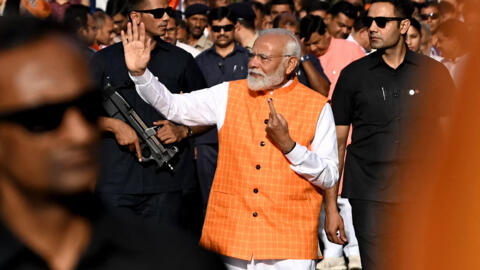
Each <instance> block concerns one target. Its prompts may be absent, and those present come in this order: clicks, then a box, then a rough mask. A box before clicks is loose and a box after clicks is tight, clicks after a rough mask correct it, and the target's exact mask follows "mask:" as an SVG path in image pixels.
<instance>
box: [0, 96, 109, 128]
mask: <svg viewBox="0 0 480 270" xmlns="http://www.w3.org/2000/svg"><path fill="white" fill-rule="evenodd" d="M101 101H102V99H101V95H100V93H99V91H98V90H90V91H88V93H87V94H84V95H81V96H80V97H77V98H75V99H73V100H69V101H66V102H61V103H54V104H45V105H40V106H38V107H34V108H30V109H25V110H20V111H14V112H8V113H3V114H0V121H3V122H10V123H15V124H18V125H21V126H23V127H24V128H25V129H26V130H28V131H30V132H32V133H44V132H48V131H53V130H55V129H57V128H58V127H59V126H60V124H61V123H62V121H63V116H64V114H65V112H66V111H67V110H68V109H69V108H72V107H75V108H77V109H78V110H80V112H81V113H82V115H83V117H84V118H85V119H86V120H87V121H88V122H90V123H92V124H96V122H97V120H98V117H99V116H100V114H101V112H102V104H101Z"/></svg>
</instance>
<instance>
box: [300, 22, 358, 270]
mask: <svg viewBox="0 0 480 270" xmlns="http://www.w3.org/2000/svg"><path fill="white" fill-rule="evenodd" d="M300 38H301V40H302V41H303V43H304V46H305V47H306V48H307V49H308V50H310V52H311V53H313V54H314V55H315V56H317V57H318V58H319V60H320V63H321V65H322V68H323V70H324V72H325V74H326V75H327V77H328V79H329V80H330V82H331V84H330V91H329V94H328V98H331V97H332V94H333V89H334V88H335V84H336V83H337V80H338V77H339V75H340V71H342V69H343V68H344V67H346V66H348V65H349V64H350V63H352V62H353V61H355V60H357V59H359V58H362V57H363V56H365V52H364V51H363V50H362V48H361V47H360V46H359V45H357V44H355V43H353V42H351V41H347V40H345V39H337V38H334V37H333V36H332V35H330V33H329V32H328V31H327V27H326V25H325V23H324V22H323V20H322V18H320V17H318V16H313V15H307V16H306V17H304V18H303V19H302V20H301V21H300ZM339 191H340V192H341V184H340V188H339ZM339 194H340V193H339ZM337 205H338V207H339V208H340V215H341V216H342V218H343V221H344V225H345V233H347V239H348V244H347V245H345V246H341V245H336V244H333V243H329V242H328V240H327V237H326V234H325V233H324V228H323V227H324V224H325V223H324V218H325V216H324V215H325V212H324V210H322V214H321V217H320V228H319V237H320V239H321V240H322V242H323V243H324V247H325V248H324V250H323V252H324V254H323V255H324V259H323V260H322V261H320V262H319V263H318V264H317V267H316V268H317V269H319V270H331V269H342V270H343V269H345V270H346V269H347V264H346V262H345V260H344V257H343V253H344V254H345V256H346V257H347V258H348V269H352V270H353V269H355V270H356V269H361V268H362V267H361V262H360V251H359V248H358V241H357V239H356V236H355V231H354V228H353V223H352V215H351V206H350V203H349V202H348V199H345V198H341V197H338V199H337Z"/></svg>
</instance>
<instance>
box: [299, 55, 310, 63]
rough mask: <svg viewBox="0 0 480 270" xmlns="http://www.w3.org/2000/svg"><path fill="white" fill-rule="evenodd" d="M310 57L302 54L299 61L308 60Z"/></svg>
mask: <svg viewBox="0 0 480 270" xmlns="http://www.w3.org/2000/svg"><path fill="white" fill-rule="evenodd" d="M310 60H311V58H310V55H308V54H305V55H304V56H302V57H300V62H302V63H303V62H305V61H310Z"/></svg>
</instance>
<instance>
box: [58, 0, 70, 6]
mask: <svg viewBox="0 0 480 270" xmlns="http://www.w3.org/2000/svg"><path fill="white" fill-rule="evenodd" d="M55 2H57V3H58V4H60V5H63V4H65V3H67V2H68V0H55Z"/></svg>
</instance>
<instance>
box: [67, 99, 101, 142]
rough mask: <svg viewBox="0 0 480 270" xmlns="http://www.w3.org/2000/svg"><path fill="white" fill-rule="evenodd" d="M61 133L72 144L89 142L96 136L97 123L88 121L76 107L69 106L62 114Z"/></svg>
mask: <svg viewBox="0 0 480 270" xmlns="http://www.w3.org/2000/svg"><path fill="white" fill-rule="evenodd" d="M60 128H61V130H60V131H61V134H62V136H63V138H65V139H67V140H68V141H69V142H70V143H72V144H77V145H81V144H89V143H92V142H93V141H94V140H95V139H96V138H98V129H97V128H98V127H97V125H95V124H93V123H91V122H89V121H88V120H87V119H86V118H85V116H84V115H83V114H82V113H81V112H80V110H79V109H77V108H69V109H68V110H67V111H66V112H65V115H64V118H63V122H62V125H61V127H60Z"/></svg>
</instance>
